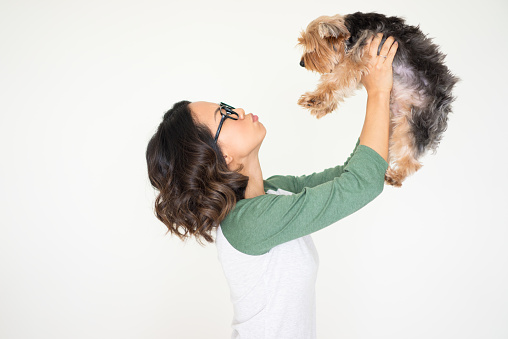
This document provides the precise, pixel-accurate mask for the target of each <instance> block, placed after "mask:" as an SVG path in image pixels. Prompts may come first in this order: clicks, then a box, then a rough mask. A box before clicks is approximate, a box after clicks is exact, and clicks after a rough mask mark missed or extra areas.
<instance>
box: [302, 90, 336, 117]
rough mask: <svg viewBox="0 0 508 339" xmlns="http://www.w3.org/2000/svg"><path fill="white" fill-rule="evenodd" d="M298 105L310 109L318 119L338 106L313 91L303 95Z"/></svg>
mask: <svg viewBox="0 0 508 339" xmlns="http://www.w3.org/2000/svg"><path fill="white" fill-rule="evenodd" d="M298 105H300V106H302V107H304V108H307V109H309V110H310V113H311V114H312V115H314V116H316V118H318V119H319V118H322V117H323V116H325V115H326V114H328V113H330V112H332V111H333V110H334V109H335V108H336V107H337V105H336V104H335V103H333V102H332V103H330V102H329V100H327V99H326V98H325V97H321V96H318V95H315V94H313V93H305V94H304V95H302V96H301V97H300V99H299V100H298Z"/></svg>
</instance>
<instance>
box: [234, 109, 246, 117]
mask: <svg viewBox="0 0 508 339" xmlns="http://www.w3.org/2000/svg"><path fill="white" fill-rule="evenodd" d="M236 113H238V116H239V117H240V119H244V118H245V111H244V110H243V108H237V109H236Z"/></svg>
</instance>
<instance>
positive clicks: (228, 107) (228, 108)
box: [214, 102, 240, 143]
mask: <svg viewBox="0 0 508 339" xmlns="http://www.w3.org/2000/svg"><path fill="white" fill-rule="evenodd" d="M234 109H235V108H234V107H233V106H231V105H228V104H225V103H223V102H221V103H220V104H219V112H220V114H221V115H222V117H221V119H220V123H219V128H217V133H215V138H214V142H215V143H217V139H218V138H219V133H220V130H221V128H222V124H223V123H224V120H226V118H229V119H233V120H238V119H240V116H239V115H238V113H236V112H235V111H233V110H234ZM222 110H224V111H225V113H224V112H222ZM233 114H234V115H236V118H235V117H232V115H233Z"/></svg>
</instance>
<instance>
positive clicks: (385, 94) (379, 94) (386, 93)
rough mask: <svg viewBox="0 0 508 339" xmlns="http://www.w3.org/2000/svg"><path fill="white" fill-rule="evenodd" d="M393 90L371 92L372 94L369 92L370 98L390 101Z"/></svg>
mask: <svg viewBox="0 0 508 339" xmlns="http://www.w3.org/2000/svg"><path fill="white" fill-rule="evenodd" d="M391 92H392V90H391V89H390V90H389V91H388V90H371V91H370V92H367V97H368V98H371V97H372V98H379V99H388V100H390V95H391Z"/></svg>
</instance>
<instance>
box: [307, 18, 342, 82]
mask: <svg viewBox="0 0 508 339" xmlns="http://www.w3.org/2000/svg"><path fill="white" fill-rule="evenodd" d="M349 37H350V34H349V31H348V29H347V28H346V25H345V24H344V17H343V16H341V15H338V14H337V15H334V16H321V17H319V18H317V19H316V20H314V21H312V22H311V23H310V24H309V25H308V26H307V30H306V31H305V32H303V31H302V33H301V36H300V37H299V38H298V45H299V46H302V47H303V49H304V52H303V56H302V59H301V61H300V66H302V67H305V68H307V69H308V70H311V71H315V72H318V73H330V72H331V71H332V70H333V68H334V67H335V66H336V65H337V64H339V63H340V62H341V61H342V60H343V59H344V56H345V53H346V52H345V41H346V40H347V39H349Z"/></svg>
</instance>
